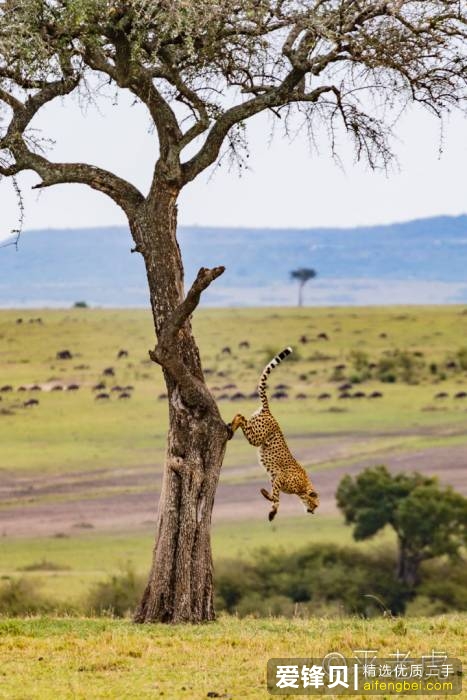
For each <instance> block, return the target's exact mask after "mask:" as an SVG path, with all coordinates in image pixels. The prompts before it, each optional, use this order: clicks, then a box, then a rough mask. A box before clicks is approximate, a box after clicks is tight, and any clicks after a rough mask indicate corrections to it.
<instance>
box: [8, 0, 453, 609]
mask: <svg viewBox="0 0 467 700" xmlns="http://www.w3.org/2000/svg"><path fill="white" fill-rule="evenodd" d="M466 14H467V13H466V10H465V8H462V5H461V3H459V2H458V0H431V1H430V2H429V3H425V2H417V1H415V0H385V1H384V2H383V1H382V0H304V1H303V2H292V1H291V0H290V1H289V0H285V1H284V0H224V2H222V3H220V2H219V3H218V2H212V1H208V0H183V2H182V0H161V1H160V2H155V1H153V0H113V1H111V2H110V1H108V0H21V2H19V1H15V0H3V2H0V105H2V106H3V110H2V114H3V120H4V121H3V122H2V123H1V133H0V176H1V175H3V176H6V177H14V176H16V175H17V174H19V173H20V172H22V171H24V170H32V171H34V172H35V173H37V175H38V177H39V181H38V183H37V185H36V187H38V188H44V187H50V186H52V185H55V184H60V183H80V184H84V185H87V186H89V187H91V188H94V189H95V190H97V191H98V192H101V193H104V194H106V195H108V196H109V197H110V198H111V199H112V200H113V201H114V202H115V203H116V204H117V205H118V206H119V207H121V209H122V210H123V211H124V212H125V214H126V216H127V218H128V223H129V227H130V231H131V234H132V236H133V239H134V244H135V245H134V251H135V252H137V253H139V254H141V255H142V257H143V259H144V263H145V267H146V273H147V280H148V285H149V293H150V302H151V308H152V314H153V318H154V328H155V333H156V337H157V345H156V347H155V348H154V350H152V351H151V352H150V356H151V358H152V359H153V360H154V362H157V363H159V364H160V365H161V367H162V371H163V374H164V378H165V382H166V384H167V393H168V401H169V421H170V427H169V436H168V448H167V458H166V464H165V468H164V476H163V485H162V492H161V499H160V506H159V512H158V527H157V539H156V544H155V547H154V555H153V563H152V568H151V572H150V576H149V581H148V585H147V587H146V590H145V592H144V595H143V599H142V601H141V605H140V606H139V609H138V611H137V613H136V618H135V619H136V620H137V621H154V620H160V621H164V622H181V621H193V622H197V621H203V620H210V619H212V618H213V617H214V608H213V585H212V578H213V576H212V562H211V546H210V524H211V511H212V507H213V502H214V496H215V492H216V487H217V482H218V478H219V472H220V468H221V464H222V460H223V456H224V452H225V448H226V444H227V440H228V438H229V430H228V428H227V426H226V425H225V424H224V423H223V421H222V419H221V416H220V413H219V410H218V407H217V405H216V403H215V401H214V399H213V397H212V396H211V394H210V392H209V390H208V388H207V386H206V383H205V381H204V376H203V371H202V365H201V359H200V355H199V351H198V347H197V345H196V342H195V339H194V337H193V334H192V330H191V324H190V317H191V314H192V313H193V312H194V310H195V309H196V307H197V305H198V303H199V300H200V295H201V293H202V292H203V291H204V290H205V289H206V288H207V287H208V286H209V285H210V284H211V283H212V282H213V281H214V280H215V279H216V278H218V277H219V276H220V275H221V274H222V273H223V272H224V268H223V267H221V266H219V267H216V268H214V269H204V268H202V269H201V270H200V271H199V273H198V275H197V277H196V279H195V281H194V282H193V284H192V286H191V288H190V289H189V291H188V293H187V294H186V296H185V294H184V278H183V264H182V259H181V255H180V250H179V247H178V243H177V235H176V229H177V200H178V196H179V194H180V192H181V190H182V189H183V188H184V187H185V186H186V185H188V184H189V183H190V182H191V181H192V180H194V179H195V178H196V177H197V176H198V175H199V174H200V173H202V172H203V171H205V170H206V168H208V167H209V166H211V165H212V164H214V163H215V162H216V161H217V160H218V159H219V158H220V157H222V155H223V153H224V152H227V153H229V154H230V155H231V156H232V157H233V158H234V159H237V162H240V165H242V162H241V161H242V157H243V154H244V145H245V138H244V125H245V122H246V120H247V119H248V118H250V117H253V116H254V115H256V114H259V113H260V112H265V111H267V112H268V113H269V114H271V115H273V116H274V117H282V118H283V120H282V123H284V125H285V127H286V129H290V128H292V127H293V122H292V121H290V115H291V114H292V110H293V108H294V107H295V108H296V110H297V111H298V112H299V113H301V115H300V116H301V122H303V121H304V122H305V123H306V124H307V125H308V129H309V133H310V134H311V135H312V136H314V137H315V138H318V136H319V133H320V132H319V128H320V124H321V125H322V126H323V127H324V129H325V130H326V131H327V132H328V133H329V135H330V141H331V148H332V150H333V152H335V149H336V144H337V141H336V136H337V132H338V130H339V129H340V128H343V129H344V130H345V132H346V133H347V134H348V135H349V136H350V138H351V140H352V142H353V145H354V149H355V154H356V157H357V158H364V159H366V160H367V161H368V163H369V164H370V166H371V167H377V166H380V165H386V164H387V163H388V162H389V161H390V159H391V157H392V151H391V147H390V143H389V139H390V136H391V128H390V124H392V120H393V117H394V111H391V110H392V108H394V110H396V109H397V110H398V111H399V110H400V109H401V107H403V106H405V105H406V104H408V103H419V104H421V105H422V106H424V107H426V108H427V109H429V110H430V111H431V112H433V113H434V114H436V115H442V114H443V113H445V112H447V111H449V109H450V108H451V107H456V106H459V105H460V104H461V103H462V104H463V98H464V95H463V90H464V88H465V75H466V64H467V57H466V54H465V51H464V50H463V48H462V40H463V38H464V37H465V31H466V21H467V19H466ZM109 86H110V88H111V89H112V91H113V92H115V91H116V90H126V91H129V92H130V93H131V94H132V96H133V98H134V99H135V100H137V101H139V102H140V103H142V104H143V105H144V106H145V108H146V109H147V112H148V114H149V117H150V120H151V122H152V124H153V126H154V131H155V147H156V142H157V146H158V157H157V162H156V164H155V167H154V174H153V179H152V182H151V185H150V187H149V191H148V192H147V193H144V194H143V193H142V192H140V191H139V189H138V188H137V187H135V186H134V185H133V184H132V183H130V182H128V181H126V180H125V179H123V178H122V177H120V176H118V175H116V174H115V173H112V172H110V171H108V170H105V169H103V168H100V167H96V166H93V165H92V164H89V163H57V162H55V161H53V160H52V159H51V158H50V157H48V155H47V152H46V151H45V148H46V146H47V143H46V142H44V141H43V140H41V138H40V135H38V133H37V132H36V130H35V129H34V128H33V120H34V118H35V117H36V115H37V114H38V113H39V112H40V111H41V109H42V108H44V107H45V106H46V105H47V104H48V103H50V102H51V101H52V100H55V99H62V100H63V99H66V98H67V97H68V96H70V95H71V94H72V93H74V94H77V95H79V97H80V99H81V100H83V101H85V100H91V99H97V98H98V97H99V95H100V94H101V93H102V92H105V91H106V90H108V88H109ZM125 137H126V138H129V137H131V124H129V126H128V133H127V134H125ZM116 148H118V139H116ZM225 148H226V149H227V151H224V149H225Z"/></svg>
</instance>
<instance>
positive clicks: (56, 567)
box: [18, 559, 71, 571]
mask: <svg viewBox="0 0 467 700" xmlns="http://www.w3.org/2000/svg"><path fill="white" fill-rule="evenodd" d="M70 568H71V567H70V566H66V565H65V564H57V563H56V562H54V561H49V560H48V559H41V560H40V561H35V562H33V563H32V564H27V565H26V566H22V567H21V568H19V569H18V571H69V570H70Z"/></svg>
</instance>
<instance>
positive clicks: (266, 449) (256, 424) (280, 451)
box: [230, 348, 319, 520]
mask: <svg viewBox="0 0 467 700" xmlns="http://www.w3.org/2000/svg"><path fill="white" fill-rule="evenodd" d="M291 352H292V348H286V349H285V350H283V351H282V352H280V353H279V354H278V355H276V356H275V357H274V358H273V359H272V360H271V362H269V364H267V365H266V367H265V368H264V370H263V372H262V374H261V377H260V380H259V385H258V394H259V397H260V399H261V408H259V409H258V410H257V411H256V412H255V413H253V415H252V416H251V417H250V418H249V419H248V420H247V419H246V418H245V417H244V416H242V415H241V414H240V413H237V415H236V416H235V417H234V419H233V420H232V423H231V424H230V428H231V430H232V436H233V433H234V432H235V431H236V430H237V429H238V428H241V429H242V430H243V433H244V435H245V437H246V439H247V440H248V442H249V443H250V444H251V445H255V447H258V448H259V450H258V453H259V461H260V463H261V464H262V465H263V466H264V467H265V469H266V470H267V471H268V472H269V474H270V476H271V486H272V494H270V493H269V492H268V491H266V489H261V494H262V496H264V498H266V499H267V500H268V501H271V503H272V508H271V510H270V512H269V520H273V519H274V518H275V516H276V513H277V510H278V508H279V494H280V492H281V491H282V492H283V493H290V494H295V495H297V496H298V497H299V498H300V500H301V501H302V503H303V505H304V506H305V508H306V511H307V512H308V513H313V512H314V511H315V509H316V508H317V507H318V505H319V497H318V494H317V493H316V491H315V488H314V486H313V484H312V482H311V480H310V479H309V477H308V475H307V473H306V471H305V470H304V468H303V467H302V466H301V464H299V462H297V460H296V459H295V457H294V456H293V455H292V453H291V452H290V450H289V448H288V446H287V443H286V441H285V438H284V435H283V433H282V431H281V429H280V427H279V424H278V422H277V421H276V419H275V418H274V416H273V415H272V413H271V411H270V409H269V403H268V398H267V395H266V382H267V378H268V376H269V374H270V373H271V371H272V370H273V369H274V367H277V365H278V364H279V363H280V362H282V360H283V359H285V358H286V357H287V356H288V355H290V353H291Z"/></svg>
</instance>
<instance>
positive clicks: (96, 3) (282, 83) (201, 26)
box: [0, 0, 467, 216]
mask: <svg viewBox="0 0 467 700" xmlns="http://www.w3.org/2000/svg"><path fill="white" fill-rule="evenodd" d="M466 27H467V7H466V4H465V3H463V2H460V1H459V0H429V1H428V0H384V1H383V0H223V2H222V3H220V2H212V1H208V0H161V1H155V0H113V1H112V2H110V1H109V0H3V1H1V0H0V110H1V112H2V115H3V121H2V122H0V175H5V176H14V175H16V174H17V173H18V172H20V171H22V170H25V169H32V170H34V171H36V172H37V173H38V175H39V176H40V178H41V186H48V185H50V184H55V183H58V182H82V183H85V184H88V185H90V186H91V187H94V188H95V189H98V190H100V191H102V192H105V193H106V194H108V195H109V196H110V197H112V198H113V199H114V200H115V201H117V203H118V204H120V206H122V207H123V208H124V209H125V211H126V212H127V213H128V215H129V216H131V214H132V211H133V209H132V208H133V207H135V206H136V205H137V204H138V203H140V202H141V197H142V195H141V193H139V192H138V191H136V189H135V188H132V187H131V186H129V183H125V182H124V181H122V180H121V179H119V178H117V177H116V176H115V175H112V174H109V173H107V172H105V171H102V170H99V169H94V170H90V169H89V168H86V167H85V165H84V164H80V165H81V167H80V168H77V167H71V164H61V167H60V168H58V167H57V166H56V164H54V163H51V162H50V161H48V160H47V159H46V158H45V155H44V152H43V149H44V143H43V142H41V141H40V139H38V138H37V135H36V134H35V132H34V131H33V130H32V128H31V121H32V120H33V118H34V116H35V115H36V114H37V112H38V111H39V110H40V109H41V108H42V107H43V106H44V105H46V104H47V103H48V102H49V101H51V100H53V99H55V98H57V97H63V96H66V95H69V94H71V93H73V92H75V91H76V92H79V93H80V95H81V98H82V99H84V100H91V99H94V97H95V93H99V92H102V91H105V90H107V89H108V87H109V85H110V86H111V87H112V88H113V89H115V88H117V89H125V90H129V91H130V92H131V93H133V95H134V97H135V99H136V100H138V101H141V102H142V103H144V104H145V105H146V107H147V109H148V111H149V114H150V117H151V120H152V121H153V124H154V127H155V131H156V133H157V137H158V142H159V151H160V158H159V161H158V163H157V164H156V169H155V181H154V183H153V186H154V185H155V184H157V183H159V182H160V181H161V180H165V181H166V182H170V183H171V184H172V186H174V187H177V188H178V189H180V188H181V187H183V185H185V184H186V183H187V182H189V181H190V180H192V179H193V178H195V177H196V176H197V175H198V174H199V173H200V172H201V171H202V170H204V169H205V168H206V167H208V166H209V165H210V164H212V163H213V162H214V161H215V160H216V159H217V158H218V157H219V154H220V151H221V148H222V147H223V144H224V143H225V142H227V144H228V146H229V152H230V153H231V154H232V155H233V157H235V158H237V159H241V158H242V152H243V151H242V149H243V147H244V146H245V139H244V129H243V125H244V122H245V120H246V119H248V118H249V117H252V116H254V115H255V114H258V113H259V112H262V111H268V112H269V113H270V114H271V115H274V116H275V117H281V118H282V123H283V124H284V125H285V128H286V130H287V129H288V128H289V116H290V115H291V114H292V113H293V112H294V111H295V112H297V111H298V112H299V113H300V114H301V119H300V123H302V124H303V125H304V126H305V128H306V129H307V130H308V133H309V135H310V138H311V139H312V140H313V139H314V140H318V139H320V134H321V133H323V132H322V131H320V129H321V130H324V132H326V133H327V134H328V135H329V138H330V142H331V147H332V149H333V151H335V150H336V148H337V143H338V141H337V136H336V132H337V130H338V129H339V128H341V127H343V128H344V130H345V131H346V132H347V133H348V135H349V136H350V137H351V139H352V141H353V144H354V148H355V154H356V157H357V158H360V157H362V158H365V159H367V161H368V162H369V163H370V165H371V166H372V167H376V166H377V165H378V164H381V163H382V164H386V163H388V162H389V160H390V159H391V157H392V151H391V147H390V143H389V136H390V134H391V128H392V124H393V122H394V120H395V118H396V117H397V115H398V114H400V112H401V110H402V109H403V108H404V107H405V106H406V105H407V104H409V103H411V102H412V103H413V102H417V103H420V104H422V105H423V106H424V107H426V108H427V109H429V110H430V111H431V112H433V113H434V114H436V115H439V116H441V115H442V114H444V113H446V112H447V111H449V110H450V109H451V108H452V107H457V106H459V107H464V106H465V99H466V92H465V89H466V76H467V54H466V52H465V48H464V42H465V39H466V38H467V35H466ZM295 123H297V122H295ZM188 147H189V149H188ZM75 165H76V164H75ZM104 181H106V182H104ZM151 192H152V193H153V192H154V187H153V188H152V190H151ZM151 192H150V195H151Z"/></svg>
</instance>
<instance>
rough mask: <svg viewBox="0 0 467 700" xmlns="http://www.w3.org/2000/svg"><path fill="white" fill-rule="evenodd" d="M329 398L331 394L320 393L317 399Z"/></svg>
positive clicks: (324, 399)
mask: <svg viewBox="0 0 467 700" xmlns="http://www.w3.org/2000/svg"><path fill="white" fill-rule="evenodd" d="M330 398H331V394H320V395H319V396H318V401H326V399H330Z"/></svg>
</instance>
